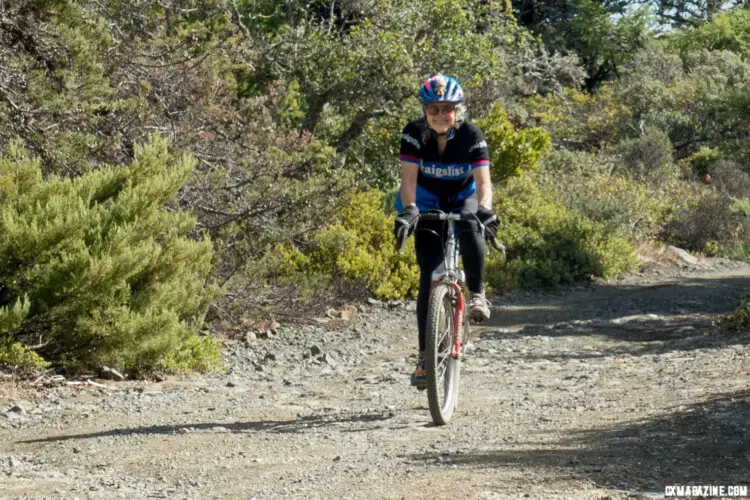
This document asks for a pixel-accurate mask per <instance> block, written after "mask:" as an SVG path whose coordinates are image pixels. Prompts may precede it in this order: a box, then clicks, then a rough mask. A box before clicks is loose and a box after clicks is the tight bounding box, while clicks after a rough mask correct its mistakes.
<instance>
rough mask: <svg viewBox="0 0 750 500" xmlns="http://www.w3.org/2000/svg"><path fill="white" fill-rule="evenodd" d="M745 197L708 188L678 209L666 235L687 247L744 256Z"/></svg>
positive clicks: (748, 231) (749, 241) (747, 233)
mask: <svg viewBox="0 0 750 500" xmlns="http://www.w3.org/2000/svg"><path fill="white" fill-rule="evenodd" d="M749 209H750V206H748V201H747V199H737V198H733V197H731V196H730V195H728V194H727V193H725V192H709V193H707V194H706V195H704V196H703V197H701V198H698V199H696V200H694V201H692V202H691V203H689V204H688V205H686V206H685V207H683V208H681V209H680V210H678V211H677V213H676V216H675V218H674V219H673V220H672V221H670V222H669V224H668V225H667V226H666V230H665V233H666V236H667V237H668V238H670V239H671V240H672V241H673V242H675V243H677V244H679V245H682V246H684V247H685V248H688V249H690V250H696V251H701V250H704V249H707V248H708V249H709V250H710V251H711V253H715V254H720V255H726V256H735V257H739V258H744V257H743V255H745V253H746V252H747V249H749V248H750V219H748V216H747V213H748V210H749Z"/></svg>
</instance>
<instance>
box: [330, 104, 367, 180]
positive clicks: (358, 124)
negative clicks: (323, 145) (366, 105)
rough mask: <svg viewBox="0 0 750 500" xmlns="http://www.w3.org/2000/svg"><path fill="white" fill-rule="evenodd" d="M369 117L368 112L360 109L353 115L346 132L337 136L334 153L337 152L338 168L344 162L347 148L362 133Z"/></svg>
mask: <svg viewBox="0 0 750 500" xmlns="http://www.w3.org/2000/svg"><path fill="white" fill-rule="evenodd" d="M370 118H372V114H371V113H370V112H367V111H360V112H359V113H357V114H356V115H355V117H354V119H353V120H352V123H351V124H350V125H349V128H348V129H346V132H344V133H343V134H341V137H339V140H338V146H336V153H337V154H338V162H337V166H338V167H339V168H341V167H343V166H344V165H345V164H346V152H347V151H349V148H350V147H351V145H352V143H353V142H354V141H355V140H356V139H357V137H359V136H360V135H362V132H364V130H365V126H366V125H367V122H368V121H369V120H370Z"/></svg>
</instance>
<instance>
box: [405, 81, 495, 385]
mask: <svg viewBox="0 0 750 500" xmlns="http://www.w3.org/2000/svg"><path fill="white" fill-rule="evenodd" d="M419 99H420V101H421V102H422V110H423V114H424V116H423V117H422V118H420V119H418V120H414V121H411V122H409V123H408V124H407V125H406V127H405V128H404V130H403V133H402V136H401V151H400V155H399V159H400V160H401V188H400V190H399V196H398V197H397V199H396V210H397V211H398V212H399V214H398V216H397V217H396V225H395V235H396V240H397V242H403V241H405V240H406V238H408V237H409V235H410V234H412V233H415V239H414V245H415V248H416V253H417V263H418V264H419V269H420V278H419V294H418V295H417V328H418V331H419V359H418V360H417V367H416V369H415V370H414V374H413V375H412V379H411V383H412V385H414V386H417V387H423V386H424V384H425V383H426V377H425V371H424V361H423V360H424V356H423V352H424V349H425V328H426V323H427V308H428V301H429V296H430V288H431V285H432V273H433V271H435V269H437V268H438V266H440V264H441V263H443V261H444V256H443V242H444V240H445V236H446V235H445V231H444V229H443V224H442V223H441V222H439V221H429V222H428V221H420V220H419V212H420V211H426V210H430V209H438V210H442V211H444V212H450V211H457V210H458V211H464V212H465V211H468V212H471V213H474V214H476V217H477V219H478V221H479V222H481V223H482V224H483V225H484V226H485V236H486V237H487V238H494V237H495V235H496V233H497V217H496V216H495V213H494V212H493V211H492V183H491V181H490V157H489V150H488V149H487V142H486V141H485V139H484V135H483V134H482V131H481V130H480V129H479V127H477V126H476V125H474V124H473V123H471V122H469V121H467V120H466V108H465V106H464V104H463V101H464V93H463V89H462V88H461V85H459V83H458V82H457V81H456V80H455V79H453V78H451V77H450V76H445V75H443V74H437V75H435V76H433V77H431V78H428V79H427V80H425V82H424V83H423V84H422V86H421V87H420V88H419ZM417 229H419V230H417ZM422 229H427V230H432V231H434V232H432V231H422ZM456 229H457V236H458V239H459V248H460V251H461V260H462V262H463V264H464V271H465V274H466V283H467V285H468V288H469V292H471V301H470V302H469V314H470V316H471V318H472V319H473V320H475V321H483V320H486V319H489V317H490V308H489V306H490V305H489V303H488V302H487V299H486V297H485V293H484V242H483V241H482V236H481V232H480V226H479V224H478V223H476V222H473V221H472V222H459V223H457V224H456ZM415 230H416V231H415ZM435 233H437V234H439V235H442V238H441V239H439V238H438V237H437V236H436V235H435Z"/></svg>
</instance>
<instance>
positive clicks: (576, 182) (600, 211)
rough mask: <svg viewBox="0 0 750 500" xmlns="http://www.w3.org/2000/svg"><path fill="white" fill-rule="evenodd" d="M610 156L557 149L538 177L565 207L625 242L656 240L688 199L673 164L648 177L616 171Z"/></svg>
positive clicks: (547, 160) (689, 197)
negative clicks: (643, 177)
mask: <svg viewBox="0 0 750 500" xmlns="http://www.w3.org/2000/svg"><path fill="white" fill-rule="evenodd" d="M618 170H619V168H618V166H617V163H616V160H615V158H613V157H611V156H607V155H604V154H600V155H595V154H591V153H583V152H569V151H565V150H558V151H554V152H553V153H551V154H550V155H549V156H548V157H547V158H546V159H545V164H544V167H543V169H542V170H541V171H540V172H539V174H538V175H539V178H540V180H541V182H543V183H544V185H545V186H546V188H547V189H548V190H549V191H551V192H552V193H554V198H555V199H556V200H559V201H561V202H562V203H563V204H564V205H565V207H566V208H567V209H569V210H572V211H574V212H578V213H580V214H581V215H583V216H584V217H585V218H587V219H589V220H591V221H593V222H595V223H596V224H597V225H599V226H601V227H603V228H604V230H605V232H606V233H607V234H619V235H623V236H626V237H628V238H629V239H631V240H647V239H651V238H654V237H657V236H658V235H659V234H660V233H661V232H662V230H663V228H664V226H665V224H667V222H668V221H669V220H671V218H672V217H673V216H674V212H675V210H677V209H678V208H679V207H681V206H683V205H685V203H686V202H687V201H688V200H690V199H691V198H692V197H694V194H693V193H692V191H691V189H690V186H689V185H688V184H686V183H685V182H682V181H680V180H679V178H678V177H679V175H680V174H679V171H678V169H677V167H676V166H674V165H671V164H669V165H663V166H661V167H659V168H658V169H657V170H656V171H652V172H651V175H652V176H653V177H655V178H658V179H659V180H658V181H656V180H654V179H649V180H642V179H639V178H638V176H634V177H630V176H629V175H628V172H626V171H621V172H620V173H618Z"/></svg>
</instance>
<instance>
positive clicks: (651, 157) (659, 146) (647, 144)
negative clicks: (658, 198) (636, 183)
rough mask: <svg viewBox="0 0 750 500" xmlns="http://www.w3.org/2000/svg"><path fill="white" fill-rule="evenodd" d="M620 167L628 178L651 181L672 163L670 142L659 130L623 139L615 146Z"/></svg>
mask: <svg viewBox="0 0 750 500" xmlns="http://www.w3.org/2000/svg"><path fill="white" fill-rule="evenodd" d="M615 154H616V155H617V156H618V157H619V158H621V159H622V160H621V161H622V167H624V170H625V172H626V173H627V174H628V175H630V176H636V177H639V178H641V179H653V178H654V177H655V174H657V173H658V172H659V171H660V170H662V169H663V168H664V167H666V166H668V165H670V164H671V163H672V142H671V141H670V140H669V136H668V135H667V134H666V133H664V132H663V131H661V130H658V129H656V130H648V131H646V132H645V133H644V134H643V135H641V136H640V137H636V138H634V139H625V140H622V141H620V142H619V143H618V144H617V145H616V146H615Z"/></svg>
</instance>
